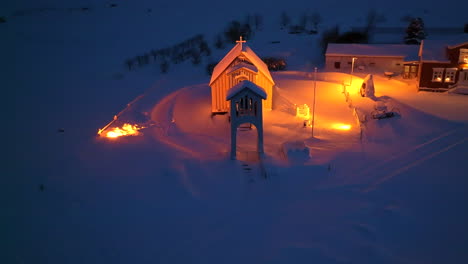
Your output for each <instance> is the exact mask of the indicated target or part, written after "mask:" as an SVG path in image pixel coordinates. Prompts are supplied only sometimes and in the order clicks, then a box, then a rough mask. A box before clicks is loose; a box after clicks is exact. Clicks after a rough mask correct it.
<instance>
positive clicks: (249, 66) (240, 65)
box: [226, 62, 258, 74]
mask: <svg viewBox="0 0 468 264" xmlns="http://www.w3.org/2000/svg"><path fill="white" fill-rule="evenodd" d="M240 68H246V69H249V70H251V71H253V72H255V73H257V72H258V69H257V67H255V66H254V65H252V64H248V63H245V62H241V63H238V64H236V65H232V66H231V67H229V69H228V70H227V71H226V73H227V74H229V73H231V72H234V71H237V70H238V69H240Z"/></svg>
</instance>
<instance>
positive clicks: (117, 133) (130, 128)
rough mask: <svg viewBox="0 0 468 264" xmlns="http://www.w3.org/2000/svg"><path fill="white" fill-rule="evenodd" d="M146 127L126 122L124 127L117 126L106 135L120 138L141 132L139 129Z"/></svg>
mask: <svg viewBox="0 0 468 264" xmlns="http://www.w3.org/2000/svg"><path fill="white" fill-rule="evenodd" d="M142 128H144V127H138V126H137V125H131V124H127V123H126V124H124V125H123V126H122V128H120V127H115V128H113V129H112V130H110V131H108V132H107V133H106V134H105V135H104V136H105V137H108V138H118V137H121V136H136V135H138V134H140V132H138V130H140V129H142ZM101 133H102V130H101V129H100V130H99V132H98V134H99V135H101ZM101 136H102V135H101Z"/></svg>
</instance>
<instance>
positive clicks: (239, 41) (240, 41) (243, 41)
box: [236, 36, 247, 48]
mask: <svg viewBox="0 0 468 264" xmlns="http://www.w3.org/2000/svg"><path fill="white" fill-rule="evenodd" d="M236 42H237V43H240V45H241V48H242V43H246V42H247V41H245V40H242V36H240V40H236Z"/></svg>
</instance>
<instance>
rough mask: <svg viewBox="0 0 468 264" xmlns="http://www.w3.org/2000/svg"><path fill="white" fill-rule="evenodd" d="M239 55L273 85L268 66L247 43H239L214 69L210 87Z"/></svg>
mask: <svg viewBox="0 0 468 264" xmlns="http://www.w3.org/2000/svg"><path fill="white" fill-rule="evenodd" d="M239 55H244V56H245V57H246V58H247V59H248V60H249V61H250V62H251V63H252V64H253V65H254V66H255V67H257V69H258V70H259V71H260V72H261V73H263V74H264V75H265V76H266V78H267V79H269V80H270V81H271V82H272V83H275V82H274V81H273V78H272V77H271V74H270V71H269V70H268V67H267V65H266V64H265V63H264V62H263V61H262V60H261V59H260V58H259V57H258V56H257V54H255V52H253V50H252V49H251V48H249V46H247V45H246V44H245V43H244V44H242V43H237V44H236V45H235V46H234V48H232V49H231V51H229V52H228V54H226V56H224V58H223V59H222V60H221V61H220V62H219V63H218V64H217V65H216V67H215V68H214V69H213V75H211V81H210V85H211V84H213V82H214V81H215V80H216V79H218V77H219V76H220V75H221V74H222V73H223V71H224V70H225V69H226V68H227V67H228V66H229V65H230V64H231V63H232V62H233V61H234V60H235V59H236V58H237V57H239Z"/></svg>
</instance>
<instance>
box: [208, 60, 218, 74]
mask: <svg viewBox="0 0 468 264" xmlns="http://www.w3.org/2000/svg"><path fill="white" fill-rule="evenodd" d="M216 65H217V63H216V62H212V63H208V65H206V73H207V74H208V75H212V74H213V70H214V68H215V67H216Z"/></svg>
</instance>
